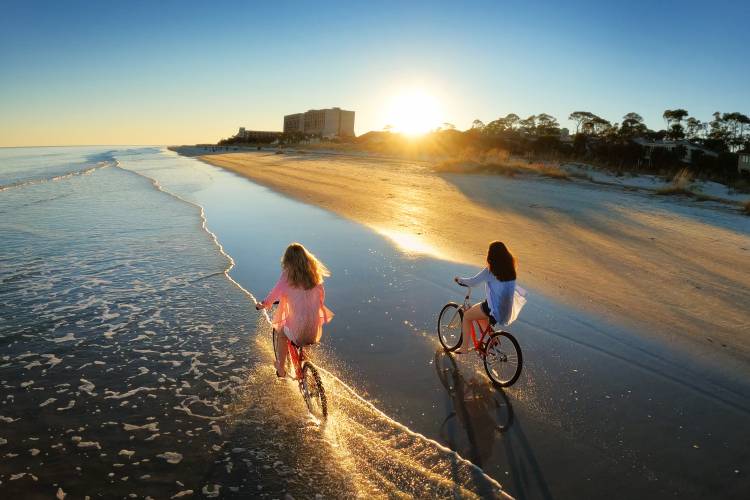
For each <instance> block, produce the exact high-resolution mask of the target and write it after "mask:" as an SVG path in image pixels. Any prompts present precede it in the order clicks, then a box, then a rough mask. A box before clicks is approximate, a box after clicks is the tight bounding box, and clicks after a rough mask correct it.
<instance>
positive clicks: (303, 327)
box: [263, 272, 333, 345]
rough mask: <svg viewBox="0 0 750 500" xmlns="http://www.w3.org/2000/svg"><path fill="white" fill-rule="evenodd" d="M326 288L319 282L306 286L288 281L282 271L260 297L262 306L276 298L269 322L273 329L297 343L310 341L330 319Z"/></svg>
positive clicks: (315, 338)
mask: <svg viewBox="0 0 750 500" xmlns="http://www.w3.org/2000/svg"><path fill="white" fill-rule="evenodd" d="M325 297H326V291H325V288H324V287H323V285H322V284H320V285H316V286H315V287H313V288H311V289H310V290H305V289H304V288H297V287H294V286H292V285H290V284H289V282H288V281H287V278H286V273H285V272H282V273H281V276H280V277H279V281H277V282H276V285H274V287H273V289H272V290H271V291H270V292H268V296H267V297H266V298H265V299H264V300H263V307H270V306H271V305H272V304H273V303H274V302H276V301H277V300H278V301H279V306H278V307H277V308H276V311H275V312H274V315H273V319H272V320H271V323H272V324H273V327H274V328H275V329H276V331H277V332H284V333H286V336H287V337H288V338H289V339H290V340H291V341H292V342H294V343H295V344H297V345H306V344H314V343H316V342H319V341H320V337H321V336H322V335H323V325H324V324H326V323H328V322H329V321H331V319H332V318H333V312H332V311H331V310H330V309H328V308H327V307H326V306H325V304H324V303H323V302H324V301H325Z"/></svg>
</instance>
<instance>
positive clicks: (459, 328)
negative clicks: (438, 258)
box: [437, 284, 523, 387]
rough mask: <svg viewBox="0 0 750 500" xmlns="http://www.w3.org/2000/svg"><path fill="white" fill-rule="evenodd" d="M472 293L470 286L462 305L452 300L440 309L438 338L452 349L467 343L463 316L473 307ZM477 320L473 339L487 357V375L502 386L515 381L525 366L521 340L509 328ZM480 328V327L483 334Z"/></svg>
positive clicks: (447, 347)
mask: <svg viewBox="0 0 750 500" xmlns="http://www.w3.org/2000/svg"><path fill="white" fill-rule="evenodd" d="M459 285H460V284H459ZM460 286H465V285H460ZM470 297H471V287H468V286H466V297H464V303H463V304H462V305H459V304H457V303H455V302H449V303H447V304H445V306H443V309H442V310H441V311H440V315H439V316H438V332H437V333H438V339H440V343H441V344H442V345H443V348H444V349H445V350H446V351H448V352H452V351H455V350H456V349H458V348H459V347H461V344H462V343H463V339H464V334H463V317H464V311H466V310H467V309H469V308H470V307H471V301H470V300H469V299H470ZM474 323H475V324H474V325H472V328H471V340H472V341H473V343H474V349H475V350H476V351H477V353H478V354H479V356H480V357H481V358H482V360H483V361H484V369H485V371H486V372H487V376H488V377H490V380H492V381H493V382H494V383H496V384H497V385H499V386H500V387H508V386H509V385H513V384H514V383H515V382H516V380H518V377H519V376H520V375H521V368H522V367H523V355H522V354H521V346H520V345H518V341H517V340H516V338H515V337H514V336H513V335H511V334H510V333H509V332H505V331H502V330H495V329H494V328H493V327H494V325H493V324H490V323H489V321H487V322H486V323H487V326H486V327H482V326H481V322H478V321H477V322H474ZM477 330H479V331H480V334H479V338H477Z"/></svg>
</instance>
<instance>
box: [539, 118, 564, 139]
mask: <svg viewBox="0 0 750 500" xmlns="http://www.w3.org/2000/svg"><path fill="white" fill-rule="evenodd" d="M536 133H537V135H540V136H541V135H559V134H560V124H559V123H557V118H555V117H554V116H552V115H548V114H547V113H542V114H540V115H537V116H536Z"/></svg>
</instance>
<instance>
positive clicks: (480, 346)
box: [461, 285, 495, 352]
mask: <svg viewBox="0 0 750 500" xmlns="http://www.w3.org/2000/svg"><path fill="white" fill-rule="evenodd" d="M462 286H464V285H462ZM472 305H473V304H472V303H471V287H470V286H467V287H466V296H465V297H464V305H463V307H461V311H463V312H466V311H467V310H468V309H469V308H470V307H471V306H472ZM482 322H486V323H487V325H486V326H485V327H482ZM472 323H476V324H477V326H478V327H479V330H480V331H481V332H482V335H481V336H480V337H479V340H477V333H476V330H477V329H476V328H474V325H472V327H471V341H472V342H473V343H474V349H476V350H477V351H479V352H484V349H485V346H486V345H487V341H488V340H489V337H490V335H492V334H493V333H494V332H495V330H494V329H493V328H492V325H491V324H490V322H489V320H473V321H472Z"/></svg>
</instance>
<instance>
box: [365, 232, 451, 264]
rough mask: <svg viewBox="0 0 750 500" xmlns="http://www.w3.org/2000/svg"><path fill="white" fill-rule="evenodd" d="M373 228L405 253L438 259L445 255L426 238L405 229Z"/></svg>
mask: <svg viewBox="0 0 750 500" xmlns="http://www.w3.org/2000/svg"><path fill="white" fill-rule="evenodd" d="M375 230H376V231H377V232H378V234H381V235H383V236H385V237H386V238H388V239H389V240H391V241H392V242H393V243H394V244H395V245H396V247H397V248H398V249H399V250H400V251H401V252H403V253H404V254H406V255H409V256H418V255H429V256H432V257H435V258H438V259H444V258H445V257H444V256H443V255H442V254H441V253H440V251H438V249H437V248H435V247H434V246H433V245H431V244H430V243H429V242H428V241H427V239H426V238H424V237H422V236H420V235H416V234H413V233H410V232H406V231H398V230H394V229H390V228H384V227H376V228H375Z"/></svg>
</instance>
